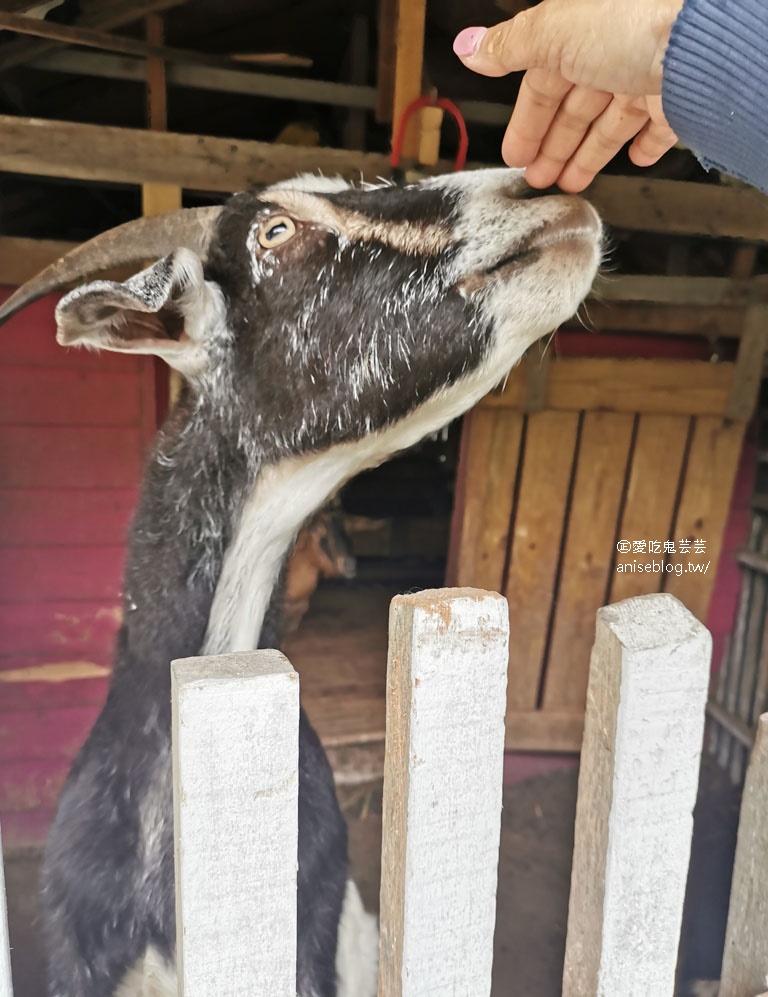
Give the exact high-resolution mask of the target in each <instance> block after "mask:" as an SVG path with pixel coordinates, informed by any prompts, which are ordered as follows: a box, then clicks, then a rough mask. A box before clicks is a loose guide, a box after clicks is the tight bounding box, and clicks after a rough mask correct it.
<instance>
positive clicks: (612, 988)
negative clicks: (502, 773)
mask: <svg viewBox="0 0 768 997" xmlns="http://www.w3.org/2000/svg"><path fill="white" fill-rule="evenodd" d="M711 646H712V645H711V638H710V635H709V633H708V632H707V631H706V629H705V628H704V627H703V626H702V625H701V624H700V623H699V622H698V621H697V620H696V619H694V617H693V616H691V614H690V613H688V612H687V610H686V609H685V608H684V607H683V606H682V605H681V604H680V603H679V602H677V601H676V600H675V599H672V598H670V597H669V596H667V595H663V594H660V595H651V596H643V597H639V598H636V599H627V600H625V601H624V602H620V603H618V604H616V605H614V606H608V607H606V608H604V609H601V610H600V611H599V612H598V615H597V634H596V638H595V645H594V650H593V653H592V664H591V669H590V679H589V695H588V697H587V715H586V722H585V729H584V745H583V748H582V764H581V769H580V773H579V795H578V803H577V808H576V833H575V847H574V857H573V871H572V876H571V896H570V904H569V917H568V938H567V944H566V954H565V971H564V974H563V997H592V995H594V997H615V995H618V994H633V995H634V997H672V994H673V992H674V987H675V965H676V960H677V947H678V940H679V933H680V923H681V919H682V911H683V899H684V895H685V883H686V878H687V873H688V858H689V853H690V844H691V833H692V828H693V818H692V812H693V805H694V802H695V800H696V788H697V783H698V773H699V758H700V754H701V743H702V737H703V731H704V704H705V701H706V695H707V687H708V680H709V658H710V654H711Z"/></svg>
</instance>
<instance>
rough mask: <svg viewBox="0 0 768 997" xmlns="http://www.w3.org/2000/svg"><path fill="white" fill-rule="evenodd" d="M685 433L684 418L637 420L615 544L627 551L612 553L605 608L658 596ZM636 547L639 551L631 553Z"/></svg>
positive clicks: (681, 465) (686, 427)
mask: <svg viewBox="0 0 768 997" xmlns="http://www.w3.org/2000/svg"><path fill="white" fill-rule="evenodd" d="M689 429H690V419H688V418H686V417H685V416H676V415H671V416H665V415H641V416H640V417H639V420H638V425H637V434H636V436H635V444H634V448H633V451H632V463H631V466H630V471H629V483H628V485H627V495H626V498H625V501H624V510H623V512H622V516H621V523H620V525H619V533H618V542H619V543H621V542H622V541H623V542H624V543H625V544H630V545H631V547H630V549H629V550H628V551H626V552H622V551H621V550H618V549H617V553H616V567H615V571H614V574H613V577H612V579H611V588H610V594H609V598H608V601H609V602H619V601H620V600H621V599H627V598H629V597H630V596H633V595H647V594H649V593H651V592H660V591H661V588H662V585H663V582H664V571H663V565H664V562H665V558H666V555H665V552H664V542H665V541H668V540H670V539H671V538H670V536H669V529H670V527H671V525H672V519H673V516H674V512H675V500H676V498H677V492H678V488H679V486H680V476H681V474H682V470H683V460H684V458H685V452H686V443H687V441H688V433H689ZM638 543H639V544H641V545H642V549H641V550H638V549H636V547H637V545H638ZM638 565H640V566H642V568H643V569H644V570H642V571H641V570H639V569H638ZM648 565H650V566H651V567H650V569H649V568H648ZM656 566H658V567H656Z"/></svg>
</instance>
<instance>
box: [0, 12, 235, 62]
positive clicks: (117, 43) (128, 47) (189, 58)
mask: <svg viewBox="0 0 768 997" xmlns="http://www.w3.org/2000/svg"><path fill="white" fill-rule="evenodd" d="M1 29H4V30H6V31H13V32H16V33H17V34H23V35H31V36H32V37H35V38H46V39H48V40H49V41H54V42H61V43H62V44H65V45H84V46H85V47H86V48H97V49H102V50H104V51H105V52H119V53H120V54H121V55H132V56H138V57H139V58H140V59H147V58H150V57H155V58H158V59H163V60H164V61H166V62H185V63H190V64H192V65H203V66H227V65H230V64H231V60H230V59H228V58H226V57H221V56H212V55H205V54H204V53H202V52H194V51H192V50H191V49H180V48H168V47H166V46H163V45H157V44H152V43H150V42H143V41H141V40H139V39H137V38H128V37H127V36H125V35H112V34H109V33H107V32H105V31H94V30H93V29H92V28H80V27H71V26H70V25H67V24H56V23H54V22H53V21H40V20H38V19H37V18H36V17H23V16H21V15H20V14H6V13H3V12H0V30H1Z"/></svg>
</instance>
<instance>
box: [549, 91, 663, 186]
mask: <svg viewBox="0 0 768 997" xmlns="http://www.w3.org/2000/svg"><path fill="white" fill-rule="evenodd" d="M647 122H648V108H647V105H646V103H645V100H644V99H643V98H639V97H634V98H628V97H624V96H620V97H614V99H613V100H612V101H611V103H610V104H609V105H608V107H607V108H606V109H605V111H603V113H602V114H601V115H600V116H599V117H598V118H597V120H596V121H595V122H594V123H593V125H592V127H591V128H590V130H589V132H588V133H587V135H586V137H585V138H584V141H583V142H582V143H581V145H580V146H579V148H578V149H577V150H576V152H575V153H574V154H573V156H572V157H571V159H570V160H569V161H568V163H566V165H565V168H564V169H563V172H562V173H561V174H560V176H559V177H558V179H557V183H558V185H559V186H560V187H562V189H563V190H566V191H570V192H572V193H577V192H578V191H581V190H584V188H585V187H587V186H588V185H589V184H590V183H591V182H592V180H594V178H595V175H596V174H597V173H599V172H600V170H602V168H603V167H604V166H605V165H606V163H609V162H610V161H611V160H612V159H613V157H614V156H615V155H616V153H617V152H618V151H619V150H620V149H621V148H622V147H623V146H624V145H625V144H626V143H627V142H628V141H629V140H630V139H631V138H634V136H635V135H637V133H638V132H639V131H640V130H641V129H642V128H643V127H644V126H645V125H646V123H647Z"/></svg>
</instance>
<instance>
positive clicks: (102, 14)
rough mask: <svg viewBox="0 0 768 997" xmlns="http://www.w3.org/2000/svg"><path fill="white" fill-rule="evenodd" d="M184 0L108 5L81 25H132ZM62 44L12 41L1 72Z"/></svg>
mask: <svg viewBox="0 0 768 997" xmlns="http://www.w3.org/2000/svg"><path fill="white" fill-rule="evenodd" d="M181 2H183V0H143V2H134V3H131V4H127V5H125V4H122V3H121V4H116V5H115V4H104V5H100V6H99V7H98V8H97V9H96V10H94V11H92V12H90V13H87V14H85V15H84V16H82V17H81V18H80V19H79V22H78V23H79V24H81V25H82V26H83V27H89V28H103V29H104V30H106V31H109V30H110V29H112V28H119V27H121V26H122V25H123V24H130V22H131V21H136V20H138V19H139V18H140V17H144V16H145V15H146V14H151V13H154V12H156V11H160V10H167V9H168V8H169V7H178V6H179V4H180V3H181ZM57 47H58V43H57V42H51V41H37V42H35V41H18V42H11V43H10V44H8V45H4V46H3V51H2V53H0V71H3V70H8V69H11V68H12V67H13V66H20V65H22V64H23V63H25V62H29V61H31V60H32V59H36V58H40V56H41V55H45V53H46V52H50V51H51V50H53V49H56V48H57Z"/></svg>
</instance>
